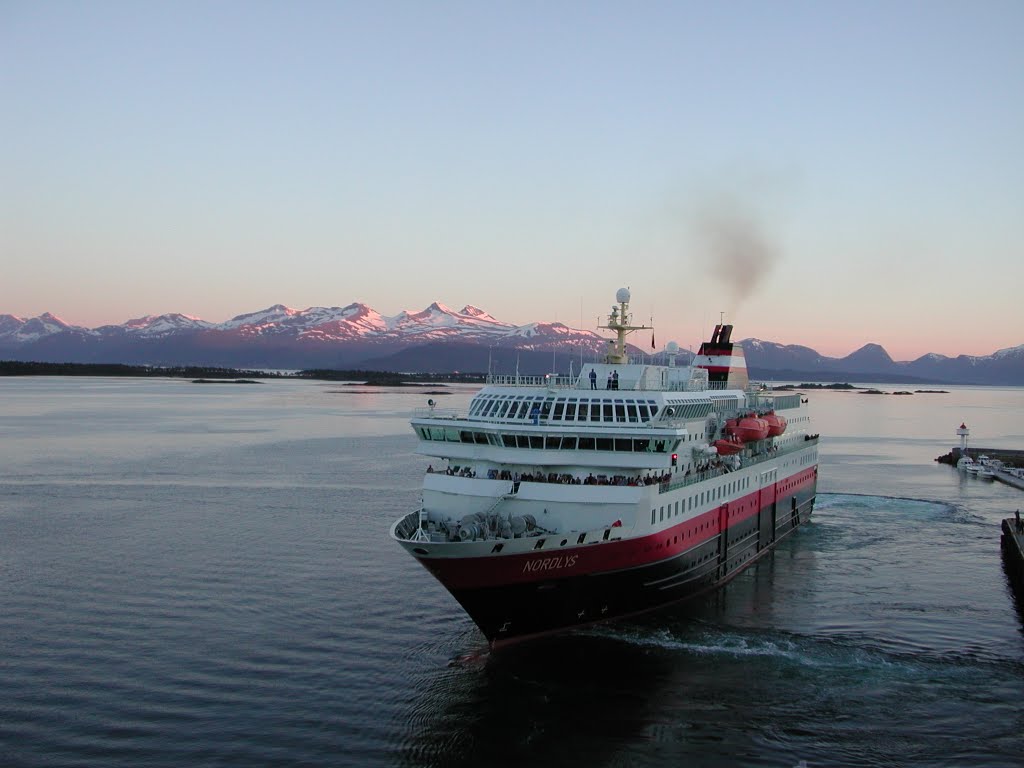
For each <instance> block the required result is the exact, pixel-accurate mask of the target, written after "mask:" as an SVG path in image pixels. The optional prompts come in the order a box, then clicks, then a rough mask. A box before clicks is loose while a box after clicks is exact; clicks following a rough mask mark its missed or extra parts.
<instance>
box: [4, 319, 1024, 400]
mask: <svg viewBox="0 0 1024 768" xmlns="http://www.w3.org/2000/svg"><path fill="white" fill-rule="evenodd" d="M633 338H636V337H633ZM640 343H641V344H643V341H640ZM740 343H741V344H742V345H743V348H744V352H745V354H746V359H747V366H748V368H749V369H750V371H751V375H752V377H754V378H758V379H774V380H793V379H799V380H806V381H837V380H842V381H856V380H861V381H864V380H869V381H891V382H907V383H912V382H921V383H925V382H934V383H950V384H1001V385H1022V384H1024V345H1020V346H1017V347H1011V348H1008V349H1001V350H999V351H997V352H994V353H993V354H991V355H985V356H971V355H959V356H958V357H946V356H944V355H937V354H927V355H923V356H922V357H919V358H918V359H916V360H913V361H907V362H896V361H894V360H893V359H892V358H891V357H890V356H889V354H888V353H887V352H886V351H885V349H883V348H882V347H881V346H879V345H877V344H866V345H865V346H863V347H861V348H860V349H858V350H857V351H856V352H853V353H852V354H850V355H847V356H846V357H842V358H832V357H826V356H824V355H821V354H819V353H818V352H816V351H815V350H813V349H811V348H810V347H804V346H799V345H792V344H791V345H782V344H776V343H774V342H770V341H762V340H760V339H745V340H743V341H741V342H740ZM607 344H608V339H607V337H605V336H601V335H599V334H598V333H596V332H593V331H581V330H577V329H573V328H569V327H568V326H565V325H563V324H562V323H541V322H538V323H530V324H527V325H515V324H513V323H506V322H502V321H500V320H497V319H495V318H494V317H492V316H491V315H489V314H488V313H487V312H485V311H484V310H482V309H479V308H477V307H474V306H471V305H468V306H465V307H463V308H462V309H460V310H453V309H451V308H449V307H446V306H445V305H443V304H440V303H436V302H435V303H434V304H431V305H430V306H429V307H427V308H426V309H424V310H422V311H421V312H401V313H399V314H397V315H394V316H392V317H386V316H384V315H381V314H380V313H379V312H377V311H376V310H374V309H372V308H371V307H368V306H367V305H365V304H360V303H354V304H349V305H348V306H345V307H310V308H308V309H303V310H297V309H291V308H289V307H286V306H284V305H282V304H276V305H274V306H272V307H268V308H267V309H263V310H260V311H258V312H250V313H247V314H243V315H238V316H237V317H234V318H232V319H230V320H228V321H226V322H223V323H211V322H208V321H206V320H201V319H199V318H196V317H190V316H188V315H182V314H166V315H147V316H145V317H140V318H136V319H134V320H128V321H127V322H124V323H122V324H120V325H104V326H100V327H98V328H85V327H82V326H76V325H70V324H68V323H66V322H64V321H63V320H61V319H60V318H58V317H56V316H54V315H52V314H50V313H45V314H43V315H40V316H39V317H33V318H28V319H26V318H20V317H16V316H14V315H0V359H10V360H21V361H37V362H78V363H91V362H102V363H128V364H136V365H216V366H230V367H246V368H267V369H294V368H340V369H352V368H364V369H372V370H386V371H422V372H438V373H439V372H446V371H453V370H459V371H486V370H488V367H490V369H491V370H493V371H495V372H501V373H511V372H513V371H514V370H515V369H516V367H517V366H518V368H519V370H520V371H521V372H522V373H541V372H548V371H553V370H554V371H565V370H568V369H569V365H570V361H573V364H574V365H576V369H577V370H578V369H579V368H578V366H579V361H580V360H581V358H582V359H583V360H584V361H593V360H596V359H598V357H599V356H600V355H601V354H603V352H604V350H605V348H606V346H607ZM651 351H652V350H650V348H649V347H648V348H647V349H644V348H643V347H642V346H641V347H632V348H631V354H632V355H637V356H638V355H641V354H647V353H649V352H651ZM661 356H662V357H663V353H662V355H661ZM690 357H691V355H690V353H689V352H685V351H682V352H680V354H679V356H678V363H679V364H680V365H684V364H686V363H687V362H688V361H689V359H690Z"/></svg>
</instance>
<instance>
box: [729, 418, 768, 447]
mask: <svg viewBox="0 0 1024 768" xmlns="http://www.w3.org/2000/svg"><path fill="white" fill-rule="evenodd" d="M768 429H769V426H768V422H767V421H765V420H764V419H758V418H755V417H753V416H746V417H744V418H742V419H739V420H738V421H737V422H736V424H734V425H732V426H730V425H728V424H727V425H726V427H725V432H726V434H729V435H732V436H733V437H737V438H739V439H740V440H742V441H743V442H745V443H749V442H752V441H754V440H764V439H765V438H766V437H768Z"/></svg>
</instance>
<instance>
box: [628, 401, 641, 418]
mask: <svg viewBox="0 0 1024 768" xmlns="http://www.w3.org/2000/svg"><path fill="white" fill-rule="evenodd" d="M626 411H627V413H628V414H629V420H630V421H631V422H634V423H636V422H637V421H639V420H640V419H639V417H638V416H637V411H636V403H635V402H634V401H633V400H627V401H626Z"/></svg>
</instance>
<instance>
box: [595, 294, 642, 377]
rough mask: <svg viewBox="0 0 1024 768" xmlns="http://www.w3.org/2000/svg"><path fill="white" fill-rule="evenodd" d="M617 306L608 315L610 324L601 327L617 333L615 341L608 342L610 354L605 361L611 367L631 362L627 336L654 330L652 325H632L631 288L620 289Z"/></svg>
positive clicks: (616, 297)
mask: <svg viewBox="0 0 1024 768" xmlns="http://www.w3.org/2000/svg"><path fill="white" fill-rule="evenodd" d="M615 301H616V302H617V303H616V304H613V305H612V311H611V313H610V314H609V315H608V324H607V325H602V326H599V327H600V328H607V329H608V330H609V331H614V332H615V339H614V340H612V339H609V340H608V353H607V354H606V355H605V356H604V361H605V362H606V363H608V364H609V365H626V364H627V363H628V362H629V360H628V358H627V357H626V336H627V334H630V333H633V331H643V330H652V329H653V328H654V324H653V323H652V324H651V325H631V324H630V323H631V321H632V319H633V316H632V315H631V314H630V312H629V288H619V290H618V291H616V292H615Z"/></svg>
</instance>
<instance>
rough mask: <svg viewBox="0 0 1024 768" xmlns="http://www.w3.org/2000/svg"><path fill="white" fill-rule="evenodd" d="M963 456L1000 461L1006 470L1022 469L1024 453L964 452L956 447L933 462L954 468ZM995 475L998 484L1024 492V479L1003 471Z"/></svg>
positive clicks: (998, 451)
mask: <svg viewBox="0 0 1024 768" xmlns="http://www.w3.org/2000/svg"><path fill="white" fill-rule="evenodd" d="M964 454H967V455H968V456H970V457H971V458H972V459H974V460H975V461H977V460H978V459H979V458H980V457H982V456H987V457H988V458H989V459H996V460H999V461H1001V462H1002V463H1003V465H1004V466H1005V467H1007V468H1009V467H1024V451H1018V450H1012V449H1009V448H967V449H965V450H964V449H961V448H959V447H956V448H953V450H951V451H950V452H949V453H946V454H943V455H942V456H939V457H938V458H936V459H935V460H936V461H937V462H939V463H940V464H949V465H950V466H953V467H955V466H956V463H957V461H959V460H960V457H961V456H963V455H964ZM995 474H996V477H995V479H996V480H998V481H999V482H1001V483H1006V484H1007V485H1009V486H1012V487H1013V488H1017V489H1019V490H1022V491H1024V479H1022V478H1020V477H1017V476H1016V475H1013V474H1010V473H1009V472H1007V471H1005V469H1000V470H997V471H996V473H995Z"/></svg>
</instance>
